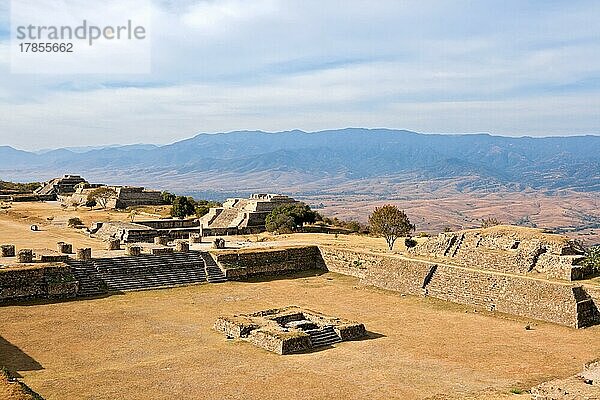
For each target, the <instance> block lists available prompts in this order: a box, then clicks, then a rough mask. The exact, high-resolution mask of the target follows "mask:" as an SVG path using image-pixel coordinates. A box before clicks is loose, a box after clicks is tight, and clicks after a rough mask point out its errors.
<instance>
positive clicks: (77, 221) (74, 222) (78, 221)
mask: <svg viewBox="0 0 600 400" xmlns="http://www.w3.org/2000/svg"><path fill="white" fill-rule="evenodd" d="M81 225H83V222H82V221H81V219H79V218H77V217H73V218H69V220H68V221H67V226H68V227H69V228H74V227H76V226H81Z"/></svg>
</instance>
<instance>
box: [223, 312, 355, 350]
mask: <svg viewBox="0 0 600 400" xmlns="http://www.w3.org/2000/svg"><path fill="white" fill-rule="evenodd" d="M214 328H215V330H217V331H218V332H221V333H223V334H225V335H226V336H227V337H229V338H235V339H242V340H246V341H248V342H250V343H252V344H254V345H256V346H259V347H262V348H264V349H266V350H269V351H272V352H274V353H277V354H290V353H298V352H302V351H309V350H312V349H315V348H319V347H326V346H331V345H333V344H335V343H339V342H342V341H346V340H355V339H360V338H362V337H365V336H366V335H367V330H366V329H365V326H364V325H363V324H361V323H358V322H353V321H348V320H345V319H341V318H336V317H330V316H327V315H324V314H321V313H318V312H315V311H311V310H307V309H303V308H300V307H296V306H288V307H284V308H278V309H272V310H265V311H258V312H255V313H251V314H242V315H234V316H231V317H219V318H218V319H217V321H216V322H215V325H214Z"/></svg>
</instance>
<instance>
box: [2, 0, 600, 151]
mask: <svg viewBox="0 0 600 400" xmlns="http://www.w3.org/2000/svg"><path fill="white" fill-rule="evenodd" d="M152 8H153V23H152V26H151V40H152V73H150V74H143V75H112V74H107V75H99V74H94V75H91V74H85V75H72V76H68V75H21V74H11V73H10V64H9V63H10V57H9V51H8V50H9V45H10V42H9V39H8V32H10V31H9V29H10V27H9V5H8V2H7V0H0V145H11V146H14V147H17V148H23V149H39V148H47V147H58V146H80V145H98V144H109V143H123V144H128V143H140V142H144V143H169V142H172V141H175V140H179V139H183V138H187V137H190V136H192V135H194V134H196V133H198V132H223V131H231V130H238V129H239V130H242V129H248V130H253V129H261V130H266V131H278V130H290V129H296V128H297V129H303V130H307V131H311V130H319V129H329V128H343V127H348V126H355V127H388V128H399V129H410V130H414V131H418V132H435V133H478V132H489V133H492V134H498V135H510V136H522V135H530V136H549V135H574V134H600V23H599V21H600V2H598V1H568V2H567V1H441V0H440V1H428V0H424V1H410V2H408V1H399V0H393V1H386V0H378V1H353V0H344V1H341V0H340V1H333V0H322V1H312V0H304V1H300V0H298V1H297V0H281V1H277V0H252V1H248V0H214V1H192V0H184V1H166V0H162V1H159V0H155V1H154V2H153V3H152Z"/></svg>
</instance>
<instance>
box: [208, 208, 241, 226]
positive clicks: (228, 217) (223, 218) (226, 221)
mask: <svg viewBox="0 0 600 400" xmlns="http://www.w3.org/2000/svg"><path fill="white" fill-rule="evenodd" d="M238 212H239V210H238V209H237V208H226V209H224V210H223V212H222V213H221V214H219V215H218V216H217V218H215V219H214V221H213V222H212V223H211V224H210V226H209V227H210V228H229V227H230V226H231V224H232V222H233V221H234V220H235V219H236V217H237V216H238Z"/></svg>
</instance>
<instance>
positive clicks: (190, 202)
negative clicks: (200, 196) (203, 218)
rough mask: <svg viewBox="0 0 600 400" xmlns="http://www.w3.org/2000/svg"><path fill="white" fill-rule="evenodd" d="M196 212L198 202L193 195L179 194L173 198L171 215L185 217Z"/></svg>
mask: <svg viewBox="0 0 600 400" xmlns="http://www.w3.org/2000/svg"><path fill="white" fill-rule="evenodd" d="M195 213H196V202H195V201H194V199H192V198H191V197H185V196H177V197H175V199H174V200H173V206H172V207H171V216H172V217H174V218H185V217H187V216H189V215H194V214H195Z"/></svg>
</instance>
